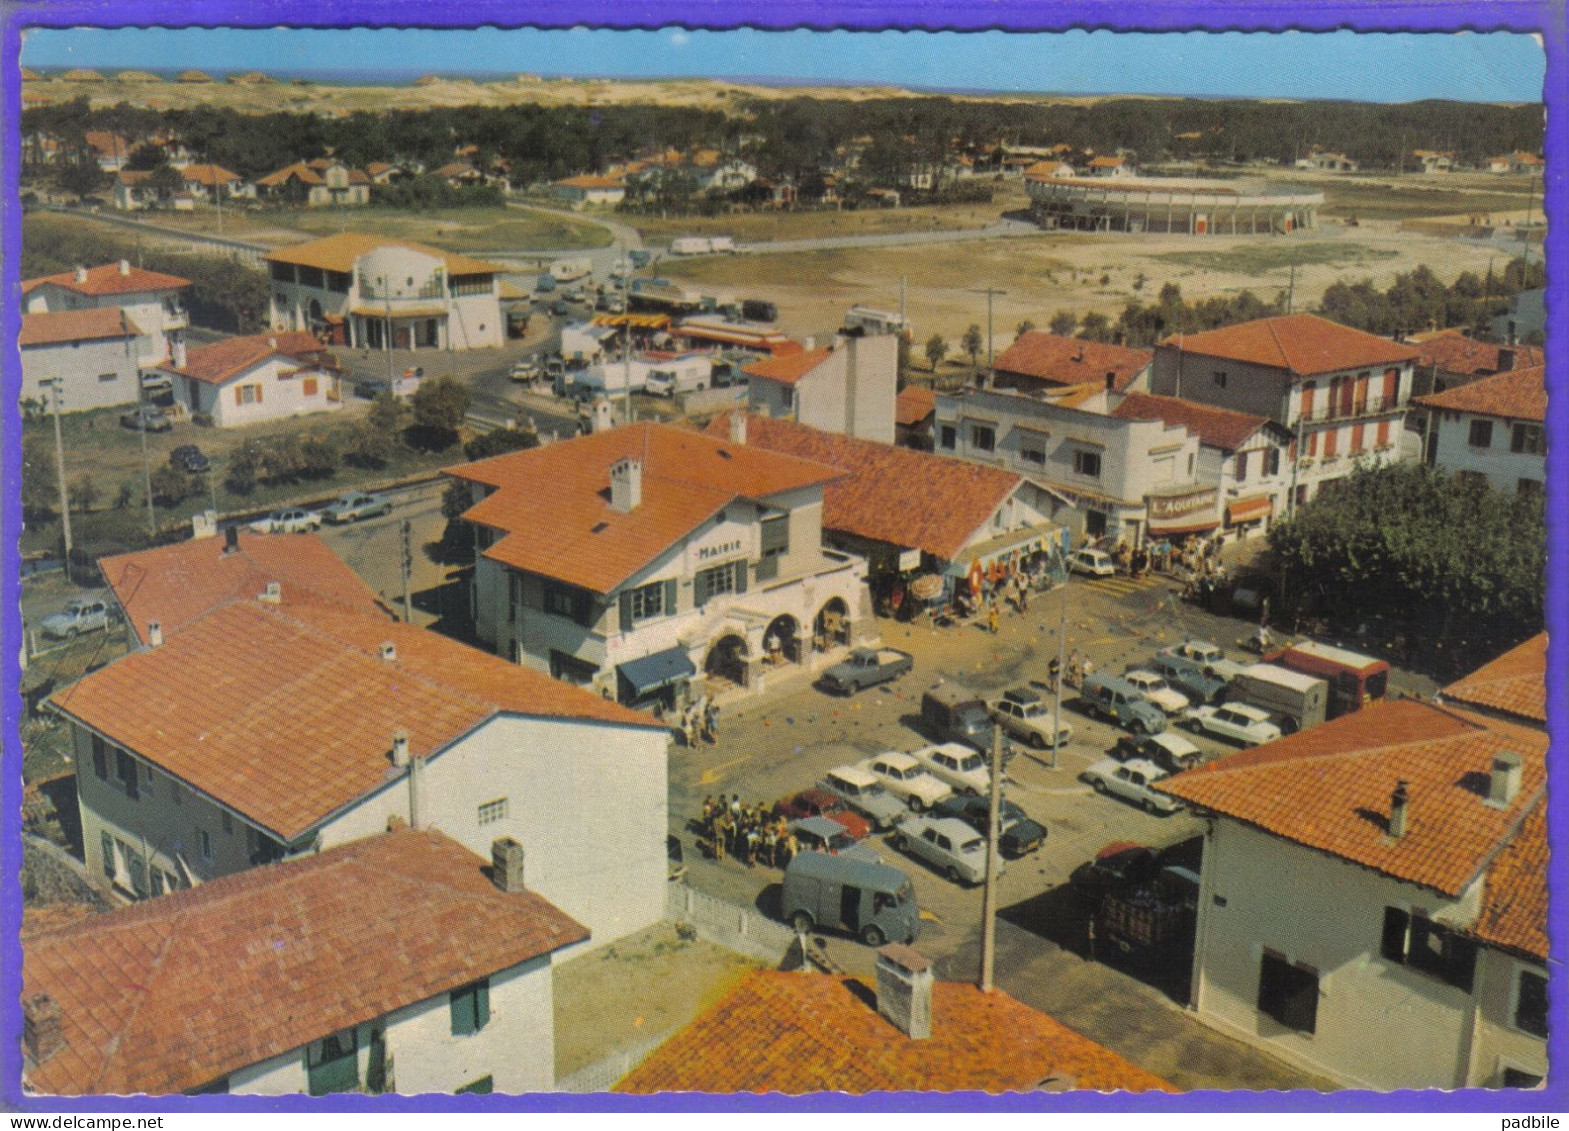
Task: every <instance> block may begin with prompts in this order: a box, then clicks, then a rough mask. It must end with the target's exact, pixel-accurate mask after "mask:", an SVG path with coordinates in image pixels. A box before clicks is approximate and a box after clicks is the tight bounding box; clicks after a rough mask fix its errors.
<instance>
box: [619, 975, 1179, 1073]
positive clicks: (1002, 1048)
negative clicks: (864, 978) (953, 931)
mask: <svg viewBox="0 0 1569 1131" xmlns="http://www.w3.org/2000/svg"><path fill="white" fill-rule="evenodd" d="M871 997H872V991H871V990H870V989H868V988H867V987H866V986H865V985H863V984H862V983H860V982H858V981H857V980H856V979H854V978H848V977H836V976H833V975H829V974H809V973H784V972H782V971H778V970H759V971H757V972H755V973H753V974H750V975H748V976H747V978H746V979H745V980H744V981H743V982H742V983H741V984H740V986H738V987H737V988H736V989H735V990H734V991H733V992H732V993H731V994H730V996H729V997H727V998H725V999H724V1000H723V1001H721V1002H720V1003H719V1004H718V1005H716V1006H714V1008H712V1009H710V1010H709V1011H708V1012H707V1013H705V1014H704V1015H703V1016H701V1017H699V1018H698V1019H697V1020H696V1021H694V1022H692V1024H690V1025H688V1026H687V1027H686V1028H685V1029H682V1030H681V1031H680V1032H679V1033H677V1034H676V1035H675V1036H673V1037H671V1038H670V1039H669V1040H668V1041H666V1042H665V1043H664V1044H663V1045H661V1046H660V1047H659V1048H658V1049H656V1050H654V1052H653V1054H652V1055H651V1056H649V1058H648V1059H647V1060H645V1061H643V1063H642V1064H640V1065H639V1066H638V1067H637V1068H634V1069H633V1070H632V1071H631V1073H629V1074H628V1075H627V1076H626V1077H625V1078H624V1079H622V1080H621V1082H620V1083H618V1084H617V1085H616V1087H615V1090H616V1091H618V1092H627V1093H632V1094H635V1095H651V1094H653V1093H655V1092H721V1093H730V1092H754V1093H763V1092H782V1093H785V1094H789V1095H799V1094H802V1093H805V1092H822V1091H829V1090H832V1091H837V1092H848V1093H850V1094H852V1095H861V1094H864V1093H867V1092H882V1091H930V1092H955V1091H979V1092H993V1093H996V1092H1014V1091H1026V1092H1027V1091H1034V1090H1037V1089H1039V1088H1042V1087H1051V1086H1053V1085H1056V1086H1060V1087H1066V1088H1083V1089H1088V1090H1094V1091H1103V1092H1112V1091H1130V1092H1143V1091H1168V1092H1169V1091H1175V1089H1174V1088H1172V1087H1171V1085H1169V1084H1167V1083H1166V1082H1165V1081H1164V1080H1162V1079H1160V1078H1159V1077H1158V1076H1154V1075H1152V1074H1151V1073H1149V1072H1146V1071H1145V1070H1144V1069H1142V1068H1140V1067H1138V1066H1137V1065H1136V1064H1133V1063H1131V1062H1129V1061H1127V1060H1125V1059H1123V1058H1122V1057H1121V1056H1119V1055H1117V1054H1116V1053H1114V1052H1112V1051H1111V1050H1110V1049H1108V1048H1105V1047H1104V1046H1102V1045H1098V1044H1096V1043H1095V1042H1094V1041H1091V1040H1090V1039H1089V1038H1087V1037H1084V1036H1082V1035H1080V1034H1079V1033H1076V1032H1074V1031H1073V1030H1072V1029H1069V1028H1068V1027H1066V1026H1065V1025H1062V1024H1061V1023H1060V1022H1058V1021H1055V1020H1053V1019H1052V1018H1050V1017H1048V1016H1046V1015H1045V1014H1044V1013H1040V1012H1038V1011H1036V1010H1034V1009H1031V1008H1029V1007H1028V1006H1026V1005H1023V1004H1022V1003H1020V1002H1019V1001H1017V1000H1016V999H1014V998H1012V997H1010V996H1008V995H1007V994H1005V993H1003V992H1002V991H1001V990H994V991H993V992H991V993H983V992H982V991H981V990H980V989H979V988H978V987H976V986H972V985H968V984H965V983H959V982H938V983H936V985H934V986H933V987H932V1035H931V1037H930V1038H928V1039H926V1040H919V1041H917V1040H911V1039H910V1038H909V1037H906V1036H905V1035H904V1034H903V1033H901V1032H900V1031H899V1030H898V1029H896V1028H894V1026H893V1025H892V1024H891V1023H890V1022H889V1021H888V1020H887V1019H886V1018H884V1017H883V1016H882V1015H880V1014H879V1013H878V1012H877V1009H876V1006H875V1005H873V1004H872V1001H871V1000H869V999H871Z"/></svg>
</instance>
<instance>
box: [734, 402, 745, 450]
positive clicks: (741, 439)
mask: <svg viewBox="0 0 1569 1131" xmlns="http://www.w3.org/2000/svg"><path fill="white" fill-rule="evenodd" d="M730 442H731V443H732V444H743V445H744V444H745V443H746V413H745V412H743V411H741V410H740V409H737V410H736V411H735V412H732V413H731V414H730Z"/></svg>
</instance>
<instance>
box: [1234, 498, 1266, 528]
mask: <svg viewBox="0 0 1569 1131" xmlns="http://www.w3.org/2000/svg"><path fill="white" fill-rule="evenodd" d="M1274 509H1275V500H1274V499H1272V498H1270V497H1269V496H1268V495H1251V496H1249V497H1248V498H1246V499H1236V500H1233V501H1232V502H1229V503H1227V504H1226V522H1227V523H1228V524H1233V523H1238V522H1247V521H1248V520H1249V519H1254V518H1259V517H1261V516H1263V515H1266V514H1268V513H1269V512H1270V511H1272V510H1274Z"/></svg>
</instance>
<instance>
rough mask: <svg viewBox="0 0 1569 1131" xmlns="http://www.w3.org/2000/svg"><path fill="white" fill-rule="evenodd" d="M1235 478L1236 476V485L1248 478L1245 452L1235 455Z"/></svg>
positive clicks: (1246, 454)
mask: <svg viewBox="0 0 1569 1131" xmlns="http://www.w3.org/2000/svg"><path fill="white" fill-rule="evenodd" d="M1236 476H1237V482H1238V483H1241V482H1242V481H1243V480H1244V479H1246V478H1247V477H1248V453H1247V452H1238V453H1237V471H1236Z"/></svg>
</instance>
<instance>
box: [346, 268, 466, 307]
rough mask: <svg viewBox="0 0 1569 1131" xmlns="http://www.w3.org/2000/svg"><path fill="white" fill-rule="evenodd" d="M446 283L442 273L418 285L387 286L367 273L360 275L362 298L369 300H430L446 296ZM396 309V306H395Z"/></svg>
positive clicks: (395, 301) (393, 301)
mask: <svg viewBox="0 0 1569 1131" xmlns="http://www.w3.org/2000/svg"><path fill="white" fill-rule="evenodd" d="M446 293H447V292H446V283H445V281H444V280H443V279H442V277H441V276H440V275H432V276H430V277H429V278H428V279H426V280H425V281H424V282H423V283H422V284H420V285H419V286H418V287H410V286H402V287H395V286H387V285H386V284H384V283H382V284H379V285H378V281H377V280H376V279H374V278H371V277H369V276H366V275H361V276H360V298H361V299H362V300H364V301H367V302H389V301H390V302H392V303H394V304H396V303H400V302H427V303H428V302H430V301H431V300H432V299H438V300H439V299H442V298H445V297H446ZM394 310H396V306H394Z"/></svg>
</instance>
